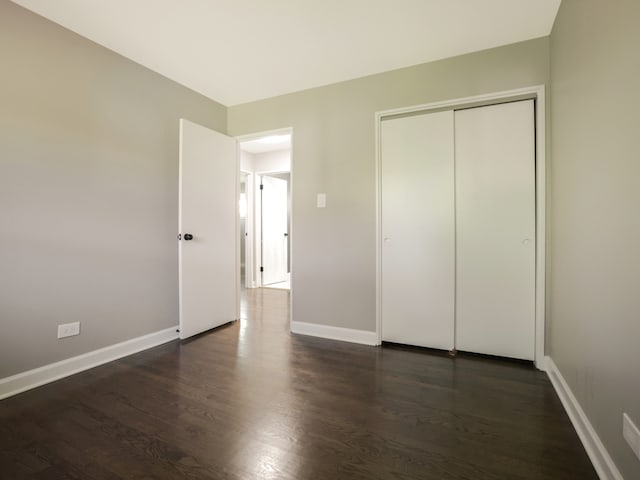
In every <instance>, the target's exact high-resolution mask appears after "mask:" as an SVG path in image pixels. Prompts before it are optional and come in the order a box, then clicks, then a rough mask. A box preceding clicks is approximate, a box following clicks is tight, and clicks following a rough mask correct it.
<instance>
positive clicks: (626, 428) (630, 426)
mask: <svg viewBox="0 0 640 480" xmlns="http://www.w3.org/2000/svg"><path fill="white" fill-rule="evenodd" d="M622 436H623V437H624V439H625V440H626V441H627V443H628V444H629V446H630V447H631V450H633V453H635V454H636V457H638V459H639V460H640V430H638V427H636V426H635V424H634V423H633V422H632V421H631V418H629V415H627V414H626V413H623V414H622Z"/></svg>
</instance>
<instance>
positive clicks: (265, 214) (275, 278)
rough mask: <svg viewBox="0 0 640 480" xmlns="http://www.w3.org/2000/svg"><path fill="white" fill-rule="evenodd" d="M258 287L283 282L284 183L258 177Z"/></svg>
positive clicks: (285, 264) (266, 177)
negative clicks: (259, 184)
mask: <svg viewBox="0 0 640 480" xmlns="http://www.w3.org/2000/svg"><path fill="white" fill-rule="evenodd" d="M261 185H262V189H261V195H262V201H261V205H262V284H263V285H271V284H273V283H279V282H285V281H287V279H288V278H287V277H288V275H287V245H288V239H287V237H288V235H289V232H288V225H287V217H288V198H287V197H288V194H287V186H288V184H287V181H286V180H284V179H282V178H276V177H270V176H266V175H265V176H263V177H262V184H261Z"/></svg>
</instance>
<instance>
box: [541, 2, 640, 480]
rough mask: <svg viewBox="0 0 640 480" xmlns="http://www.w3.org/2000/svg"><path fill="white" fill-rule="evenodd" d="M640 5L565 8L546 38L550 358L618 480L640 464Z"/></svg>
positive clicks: (638, 473) (636, 473)
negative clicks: (630, 434)
mask: <svg viewBox="0 0 640 480" xmlns="http://www.w3.org/2000/svg"><path fill="white" fill-rule="evenodd" d="M639 21H640V2H637V1H631V0H627V1H623V0H617V1H612V2H602V1H601V0H563V2H562V6H561V7H560V13H559V16H558V18H557V19H556V23H555V26H554V29H553V32H552V36H551V71H552V76H551V88H552V90H551V93H552V98H551V107H552V158H553V166H552V182H551V189H552V192H551V198H552V202H551V209H550V210H551V222H552V223H551V287H550V288H551V308H550V311H551V344H550V354H551V356H552V357H553V359H554V360H555V362H556V364H557V365H558V367H559V368H560V370H561V372H562V374H563V376H564V377H565V378H566V380H567V382H568V383H569V385H570V387H571V389H572V390H573V392H574V393H575V395H576V397H577V399H578V401H579V402H580V404H581V405H582V407H583V409H584V410H585V412H586V414H587V416H588V417H589V420H590V421H591V423H592V424H593V426H594V427H595V429H596V430H597V432H598V434H599V435H600V438H601V439H602V440H603V442H604V444H605V446H606V447H607V449H608V450H609V453H610V454H611V455H612V456H613V458H614V460H615V462H616V464H617V465H618V467H619V468H620V470H621V471H622V474H623V475H624V477H625V478H626V479H633V478H640V461H638V460H637V459H636V457H634V456H633V454H632V452H631V449H630V448H629V447H628V446H627V445H626V443H625V442H624V440H623V438H622V412H627V413H628V414H629V415H630V416H631V417H632V418H633V420H634V421H635V422H636V425H639V426H640V345H639V342H640V290H639V288H638V287H639V285H640V253H639V250H638V249H639V245H640V213H639V209H640V115H639V113H638V107H640V89H639V85H640V61H639V59H640V56H639V51H638V47H639V46H640V28H638V22H639Z"/></svg>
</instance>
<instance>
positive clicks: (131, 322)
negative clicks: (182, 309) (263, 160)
mask: <svg viewBox="0 0 640 480" xmlns="http://www.w3.org/2000/svg"><path fill="white" fill-rule="evenodd" d="M0 65H1V67H0V68H1V70H2V73H1V74H0V220H1V222H2V225H1V226H0V272H1V273H0V332H2V333H1V334H0V378H2V377H5V376H8V375H11V374H15V373H18V372H21V371H24V370H27V369H31V368H34V367H38V366H41V365H44V364H48V363H51V362H55V361H58V360H61V359H64V358H68V357H71V356H74V355H78V354H81V353H84V352H88V351H91V350H95V349H97V348H100V347H104V346H106V345H110V344H114V343H117V342H120V341H122V340H126V339H129V338H132V337H137V336H140V335H143V334H147V333H150V332H154V331H158V330H161V329H164V328H168V327H171V326H174V325H176V324H177V323H178V283H177V279H178V272H177V264H178V260H177V245H176V233H177V232H176V229H177V218H178V212H177V207H178V119H179V118H180V117H186V118H189V119H190V120H193V121H196V122H198V123H201V124H204V125H207V126H209V127H211V128H215V129H217V130H221V131H224V130H225V129H226V108H225V107H223V106H222V105H220V104H217V103H215V102H212V101H211V100H208V99H206V98H205V97H202V96H200V95H198V94H195V93H193V92H192V91H190V90H188V89H186V88H184V87H181V86H179V85H177V84H175V83H173V82H171V81H169V80H167V79H166V78H164V77H161V76H160V75H157V74H155V73H153V72H151V71H149V70H147V69H145V68H143V67H141V66H139V65H137V64H135V63H133V62H131V61H129V60H126V59H124V58H123V57H121V56H119V55H116V54H114V53H113V52H111V51H109V50H107V49H105V48H102V47H100V46H98V45H96V44H93V43H91V42H89V41H88V40H86V39H84V38H82V37H80V36H78V35H75V34H73V33H71V32H69V31H67V30H65V29H63V28H61V27H59V26H57V25H55V24H53V23H51V22H49V21H46V20H44V19H42V18H40V17H38V16H36V15H34V14H32V13H30V12H28V11H26V10H24V9H22V8H20V7H18V6H16V5H15V4H13V3H11V2H9V1H7V0H0ZM78 320H79V321H81V322H82V334H81V335H80V336H79V337H73V338H68V339H64V340H57V339H56V332H57V330H56V326H57V325H58V324H59V323H67V322H72V321H78Z"/></svg>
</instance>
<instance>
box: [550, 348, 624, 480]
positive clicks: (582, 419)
mask: <svg viewBox="0 0 640 480" xmlns="http://www.w3.org/2000/svg"><path fill="white" fill-rule="evenodd" d="M546 367H547V375H548V376H549V378H550V379H551V383H552V384H553V387H554V388H555V390H556V392H557V394H558V396H559V397H560V401H561V402H562V405H563V406H564V409H565V410H566V411H567V414H568V415H569V419H570V420H571V423H572V424H573V428H575V430H576V432H577V433H578V437H580V440H581V441H582V444H583V445H584V449H585V450H586V451H587V455H589V458H590V459H591V463H593V467H594V468H595V470H596V472H597V473H598V476H599V477H600V480H624V478H623V477H622V475H621V474H620V471H619V470H618V467H616V464H615V463H614V462H613V459H612V458H611V456H610V455H609V452H607V449H606V448H605V446H604V445H603V444H602V441H601V440H600V437H598V434H597V433H596V431H595V429H594V428H593V426H592V425H591V422H590V421H589V419H588V418H587V415H586V414H585V413H584V410H583V409H582V407H581V406H580V404H579V403H578V400H577V399H576V397H575V395H574V394H573V392H572V391H571V388H570V387H569V384H568V383H567V382H566V381H565V379H564V377H563V376H562V373H560V370H558V367H557V365H556V364H555V363H554V361H553V359H552V358H551V357H547V360H546Z"/></svg>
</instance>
